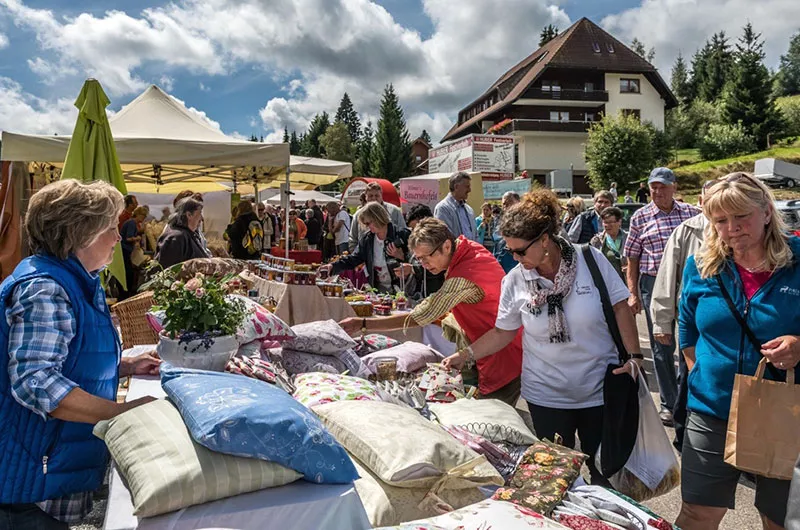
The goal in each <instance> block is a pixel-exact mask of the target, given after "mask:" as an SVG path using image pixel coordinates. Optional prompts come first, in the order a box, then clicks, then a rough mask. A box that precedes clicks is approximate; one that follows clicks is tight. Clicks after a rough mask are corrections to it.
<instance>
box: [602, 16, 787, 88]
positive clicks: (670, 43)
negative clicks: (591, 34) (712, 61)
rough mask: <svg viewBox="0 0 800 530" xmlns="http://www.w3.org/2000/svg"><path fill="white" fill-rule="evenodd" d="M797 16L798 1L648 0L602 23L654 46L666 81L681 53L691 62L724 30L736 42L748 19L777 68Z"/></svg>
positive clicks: (620, 35)
mask: <svg viewBox="0 0 800 530" xmlns="http://www.w3.org/2000/svg"><path fill="white" fill-rule="evenodd" d="M799 19H800V2H798V1H797V0H759V1H758V2H752V1H751V0H644V1H643V2H642V4H641V6H639V7H635V8H633V9H628V10H626V11H623V12H622V13H619V14H616V15H611V16H608V17H606V18H604V19H603V20H602V26H603V27H604V28H605V29H606V30H608V31H609V32H611V33H612V34H613V35H614V36H615V37H617V38H619V39H620V40H622V41H623V42H626V43H629V42H631V41H632V40H633V38H634V37H638V38H639V39H640V40H641V41H643V42H644V43H646V45H647V46H648V47H650V46H653V47H655V50H656V59H655V63H656V66H657V67H658V69H659V70H660V72H661V75H662V76H664V77H665V79H667V80H668V79H669V76H670V69H671V67H672V63H673V62H674V60H675V57H677V55H678V52H681V53H682V54H683V55H684V57H685V58H686V59H687V61H688V62H690V61H691V57H692V55H694V52H695V51H696V50H697V49H698V48H701V47H702V46H703V44H704V43H705V41H706V40H707V39H708V38H710V37H711V35H712V34H714V33H716V32H718V31H723V30H724V31H725V33H726V34H727V35H728V37H729V38H730V41H731V44H734V43H735V42H736V39H737V38H738V37H739V36H740V35H741V33H742V26H744V25H745V24H746V23H747V22H748V21H749V22H751V23H752V24H753V28H754V29H755V30H756V32H759V33H761V34H762V38H763V39H764V41H765V47H764V51H765V52H766V54H767V64H768V65H769V66H771V67H775V66H777V64H778V58H779V57H780V55H781V54H783V53H786V49H787V48H788V46H789V38H790V37H791V35H792V34H793V33H794V32H796V31H797V28H798V23H797V21H798V20H799Z"/></svg>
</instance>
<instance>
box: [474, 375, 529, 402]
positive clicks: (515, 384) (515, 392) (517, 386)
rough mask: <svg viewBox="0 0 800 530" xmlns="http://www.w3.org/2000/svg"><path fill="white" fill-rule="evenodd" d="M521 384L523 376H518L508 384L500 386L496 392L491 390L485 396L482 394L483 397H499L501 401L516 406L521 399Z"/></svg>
mask: <svg viewBox="0 0 800 530" xmlns="http://www.w3.org/2000/svg"><path fill="white" fill-rule="evenodd" d="M521 386H522V381H521V378H520V377H517V378H516V379H514V380H513V381H511V382H510V383H508V384H507V385H505V386H503V387H501V388H498V389H497V390H495V391H494V392H490V393H488V394H486V395H485V396H484V395H483V394H481V399H499V400H500V401H502V402H504V403H507V404H509V405H511V406H512V407H516V406H517V401H519V396H520V392H521Z"/></svg>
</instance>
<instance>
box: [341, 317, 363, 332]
mask: <svg viewBox="0 0 800 530" xmlns="http://www.w3.org/2000/svg"><path fill="white" fill-rule="evenodd" d="M363 323H364V319H363V318H358V317H351V318H345V319H344V320H342V321H340V322H339V326H340V327H341V328H342V329H343V330H345V332H346V333H347V334H348V335H355V334H356V333H359V332H360V331H361V325H362V324H363Z"/></svg>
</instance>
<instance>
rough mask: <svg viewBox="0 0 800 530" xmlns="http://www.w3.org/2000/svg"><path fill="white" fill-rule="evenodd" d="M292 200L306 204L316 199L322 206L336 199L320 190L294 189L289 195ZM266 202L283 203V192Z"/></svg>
mask: <svg viewBox="0 0 800 530" xmlns="http://www.w3.org/2000/svg"><path fill="white" fill-rule="evenodd" d="M289 200H290V201H295V202H297V204H305V202H306V201H310V200H314V201H317V204H319V205H320V206H323V207H324V206H325V205H326V204H327V203H329V202H330V201H335V200H336V199H334V198H333V197H331V196H330V195H325V194H324V193H321V192H319V191H314V190H298V191H292V194H291V195H290V196H289ZM265 202H267V203H269V204H280V203H281V194H280V192H279V193H276V194H275V195H273V196H271V197H269V198H268V199H267V200H266V201H265Z"/></svg>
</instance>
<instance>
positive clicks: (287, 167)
mask: <svg viewBox="0 0 800 530" xmlns="http://www.w3.org/2000/svg"><path fill="white" fill-rule="evenodd" d="M290 172H291V168H290V167H289V166H288V165H287V166H286V222H285V223H284V224H285V225H286V245H285V247H286V259H289V208H291V206H290V205H289V197H291V195H290V193H289V191H290V189H291V188H290V184H289V173H290Z"/></svg>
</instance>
